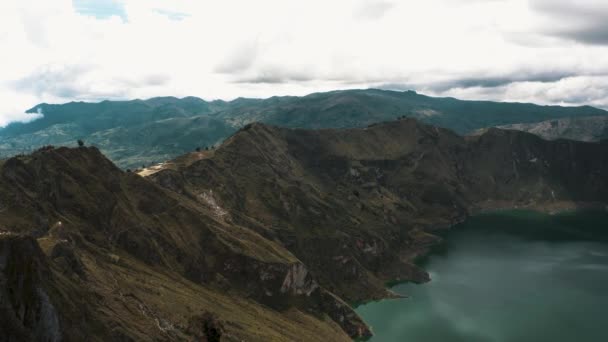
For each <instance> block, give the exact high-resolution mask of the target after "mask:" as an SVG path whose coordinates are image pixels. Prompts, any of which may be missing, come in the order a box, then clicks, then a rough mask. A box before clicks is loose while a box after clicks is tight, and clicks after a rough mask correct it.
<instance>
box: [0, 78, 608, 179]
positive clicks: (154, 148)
mask: <svg viewBox="0 0 608 342" xmlns="http://www.w3.org/2000/svg"><path fill="white" fill-rule="evenodd" d="M28 112H29V113H42V114H44V117H43V118H41V119H38V120H35V121H32V122H29V123H17V124H11V125H9V126H7V127H6V128H4V129H0V156H3V157H6V156H10V155H14V154H18V153H21V152H29V151H32V150H34V149H36V148H38V147H40V146H43V145H67V146H74V145H75V143H76V140H77V139H83V140H84V141H85V142H86V143H87V144H89V145H94V146H97V147H99V148H100V149H101V150H102V152H104V153H105V154H106V155H107V156H108V157H110V159H112V160H113V161H114V162H115V163H117V165H119V166H120V167H123V168H127V167H131V168H133V167H140V166H142V165H144V164H145V165H148V164H150V163H155V162H160V161H164V160H167V159H171V158H173V157H175V156H177V155H180V154H183V153H185V152H188V151H192V150H194V149H195V148H196V147H205V146H210V145H216V144H219V143H220V142H221V141H222V140H223V139H225V138H226V137H228V136H229V135H230V134H232V133H234V132H235V131H236V130H238V129H239V128H241V127H243V126H244V125H246V124H249V123H252V122H257V121H259V122H264V123H268V124H273V125H277V126H284V127H292V128H351V127H365V126H368V125H370V124H374V123H378V122H383V121H391V120H395V119H396V118H400V117H403V116H405V117H413V118H416V119H418V120H420V121H423V122H425V123H430V124H433V125H436V126H440V127H444V128H449V129H451V130H454V131H455V132H457V133H460V134H466V133H470V132H473V131H475V130H478V129H481V128H484V127H490V126H499V125H508V124H515V123H536V122H541V121H545V120H550V119H560V118H572V117H587V116H606V115H608V112H606V111H603V110H600V109H597V108H593V107H588V106H584V107H559V106H538V105H533V104H523V103H500V102H489V101H462V100H457V99H454V98H435V97H429V96H424V95H421V94H418V93H416V92H413V91H405V92H397V91H388V90H378V89H368V90H340V91H331V92H325V93H314V94H310V95H307V96H303V97H295V96H285V97H271V98H268V99H246V98H238V99H236V100H233V101H230V102H226V101H210V102H209V101H205V100H202V99H200V98H196V97H186V98H182V99H178V98H175V97H158V98H152V99H149V100H145V101H144V100H133V101H103V102H100V103H84V102H71V103H67V104H63V105H51V104H39V105H37V106H35V107H33V108H32V109H30V110H28Z"/></svg>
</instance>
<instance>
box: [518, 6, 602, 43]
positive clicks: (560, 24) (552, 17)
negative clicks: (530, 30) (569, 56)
mask: <svg viewBox="0 0 608 342" xmlns="http://www.w3.org/2000/svg"><path fill="white" fill-rule="evenodd" d="M530 6H531V8H532V9H533V10H534V11H536V12H537V13H538V14H539V15H540V16H541V17H542V20H543V22H542V23H541V25H542V28H541V32H542V33H545V34H547V35H551V36H556V37H561V38H564V39H570V40H574V41H577V42H580V43H584V44H598V45H608V21H607V20H606V18H608V2H606V1H603V0H579V1H571V0H530Z"/></svg>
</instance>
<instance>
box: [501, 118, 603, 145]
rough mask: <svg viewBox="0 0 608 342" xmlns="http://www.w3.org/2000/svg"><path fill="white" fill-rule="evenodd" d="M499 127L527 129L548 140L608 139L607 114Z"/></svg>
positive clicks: (526, 130)
mask: <svg viewBox="0 0 608 342" xmlns="http://www.w3.org/2000/svg"><path fill="white" fill-rule="evenodd" d="M499 128H503V129H515V130H518V131H525V132H529V133H533V134H536V135H538V136H540V137H542V138H544V139H547V140H555V139H571V140H579V141H600V140H604V139H608V117H606V116H595V117H583V118H565V119H556V120H548V121H542V122H537V123H526V124H523V123H521V124H512V125H504V126H499Z"/></svg>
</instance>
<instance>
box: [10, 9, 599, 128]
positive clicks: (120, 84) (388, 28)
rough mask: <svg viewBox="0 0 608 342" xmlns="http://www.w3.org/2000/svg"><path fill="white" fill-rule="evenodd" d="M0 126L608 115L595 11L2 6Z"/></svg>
mask: <svg viewBox="0 0 608 342" xmlns="http://www.w3.org/2000/svg"><path fill="white" fill-rule="evenodd" d="M0 50H1V51H2V54H0V75H2V76H1V77H0V126H3V125H6V124H7V123H9V122H12V121H19V120H25V119H27V118H28V117H29V118H31V117H34V116H32V115H30V116H26V115H25V114H24V111H25V110H26V109H28V108H30V107H32V106H34V105H35V104H37V103H40V102H50V103H61V102H67V101H80V100H82V101H99V100H104V99H113V100H116V99H132V98H148V97H153V96H168V95H172V96H178V97H183V96H189V95H192V96H199V97H202V98H204V99H216V98H222V99H232V98H235V97H239V96H245V97H268V96H273V95H303V94H307V93H311V92H316V91H327V90H333V89H349V88H368V87H376V88H385V89H395V90H403V89H413V90H416V91H419V92H421V93H424V94H428V95H435V96H454V97H457V98H462V99H487V100H498V101H521V102H534V103H539V104H561V105H582V104H588V105H593V106H597V107H600V108H605V109H606V108H608V58H606V56H608V2H607V1H603V0H577V1H574V0H417V1H397V0H395V1H391V0H336V1H331V2H328V1H321V0H310V1H305V2H302V1H298V2H295V1H284V0H282V1H281V0H264V1H256V2H253V1H245V0H234V1H222V2H215V1H213V2H212V1H194V0H172V1H162V0H73V1H71V0H53V1H36V0H3V1H2V2H1V3H0Z"/></svg>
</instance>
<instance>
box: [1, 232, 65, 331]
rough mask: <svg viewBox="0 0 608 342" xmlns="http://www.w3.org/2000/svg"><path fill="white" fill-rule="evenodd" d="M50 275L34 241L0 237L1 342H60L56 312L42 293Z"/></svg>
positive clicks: (20, 237) (9, 236)
mask: <svg viewBox="0 0 608 342" xmlns="http://www.w3.org/2000/svg"><path fill="white" fill-rule="evenodd" d="M49 277H50V272H49V270H48V266H47V265H46V264H45V257H44V254H43V253H42V251H41V250H40V248H39V247H38V244H37V243H36V241H35V240H34V239H32V238H31V237H27V236H18V235H12V234H3V235H0V318H1V319H0V336H2V340H3V341H9V342H12V341H15V342H17V341H44V342H59V341H61V329H60V326H59V318H58V314H57V310H56V309H55V307H54V306H53V304H52V302H51V300H50V299H49V296H48V294H47V292H46V290H45V282H48V280H49V279H48V278H49Z"/></svg>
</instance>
